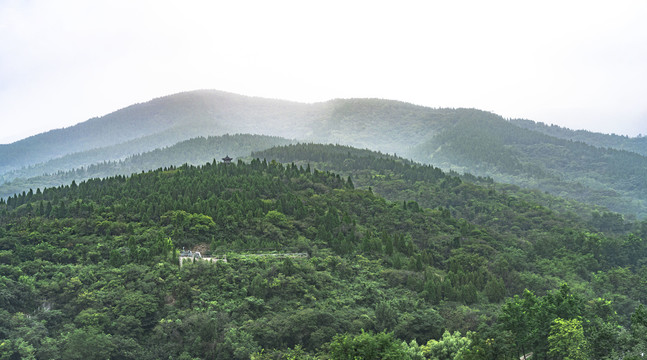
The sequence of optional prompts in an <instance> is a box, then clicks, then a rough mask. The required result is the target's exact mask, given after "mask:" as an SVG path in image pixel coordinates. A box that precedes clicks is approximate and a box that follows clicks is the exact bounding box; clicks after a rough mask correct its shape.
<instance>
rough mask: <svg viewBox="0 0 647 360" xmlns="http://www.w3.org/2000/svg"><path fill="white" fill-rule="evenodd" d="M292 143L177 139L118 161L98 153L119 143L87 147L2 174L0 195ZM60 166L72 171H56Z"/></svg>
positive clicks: (240, 137)
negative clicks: (171, 142) (82, 150)
mask: <svg viewBox="0 0 647 360" xmlns="http://www.w3.org/2000/svg"><path fill="white" fill-rule="evenodd" d="M292 142H293V141H292V140H287V139H283V138H279V137H275V136H264V135H223V136H210V137H207V138H204V137H199V138H193V139H190V140H185V141H181V142H179V143H177V144H175V145H173V146H169V147H165V148H162V149H156V150H153V151H149V152H145V153H142V154H137V155H131V156H128V157H126V158H125V159H123V160H118V161H103V160H100V159H101V158H100V156H101V155H102V154H106V153H107V152H109V151H113V150H114V151H120V152H121V151H122V150H123V149H122V148H121V147H119V146H115V147H113V148H111V149H105V148H103V149H98V150H89V151H85V152H82V153H76V154H72V155H67V156H64V157H62V158H59V159H54V160H50V161H48V162H46V163H43V164H40V165H35V166H32V167H29V168H25V169H22V170H16V171H13V172H10V173H8V174H5V179H10V180H9V181H7V182H5V183H2V184H0V198H2V197H8V196H11V195H13V194H16V193H21V192H23V191H29V189H44V188H46V187H57V186H59V185H65V184H70V183H72V181H76V182H77V183H78V182H80V181H84V180H88V179H92V178H104V177H110V176H115V175H130V174H133V173H139V172H142V171H148V170H154V169H158V168H162V167H167V166H180V165H182V164H189V165H203V164H205V163H208V162H212V161H214V160H217V161H220V159H221V158H223V157H225V156H228V155H229V156H231V157H233V158H234V159H238V158H241V157H249V155H250V154H251V153H252V151H260V150H264V149H267V148H270V147H273V146H278V145H286V144H290V143H292ZM95 162H96V163H95ZM61 168H62V169H66V168H71V169H73V170H68V171H62V170H59V169H61ZM38 174H45V175H38ZM0 178H2V177H0Z"/></svg>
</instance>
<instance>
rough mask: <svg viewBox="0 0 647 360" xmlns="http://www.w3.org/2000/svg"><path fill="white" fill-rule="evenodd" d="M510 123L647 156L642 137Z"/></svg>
mask: <svg viewBox="0 0 647 360" xmlns="http://www.w3.org/2000/svg"><path fill="white" fill-rule="evenodd" d="M510 121H511V122H512V123H513V124H515V125H517V126H520V127H523V128H526V129H530V130H535V131H538V132H541V133H544V134H546V135H550V136H553V137H556V138H560V139H565V140H573V141H581V142H583V143H586V144H589V145H592V146H596V147H608V148H611V149H616V150H626V151H631V152H635V153H637V154H640V155H643V156H647V137H644V136H642V135H640V136H638V137H633V138H630V137H628V136H622V135H616V134H601V133H595V132H591V131H587V130H571V129H567V128H564V127H561V126H557V125H554V124H553V125H546V124H544V123H541V122H535V121H532V120H525V119H512V120H510Z"/></svg>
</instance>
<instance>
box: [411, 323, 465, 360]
mask: <svg viewBox="0 0 647 360" xmlns="http://www.w3.org/2000/svg"><path fill="white" fill-rule="evenodd" d="M470 344H471V340H470V339H469V334H468V336H462V335H461V333H460V332H458V331H455V332H454V333H453V334H450V333H449V331H447V330H445V332H444V333H443V336H442V338H440V339H439V340H429V342H427V344H426V345H423V346H422V353H423V354H424V355H425V357H426V358H428V359H434V360H458V359H462V358H463V357H464V352H465V351H466V350H467V348H468V347H469V346H470Z"/></svg>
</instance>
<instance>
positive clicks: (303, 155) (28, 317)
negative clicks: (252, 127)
mask: <svg viewBox="0 0 647 360" xmlns="http://www.w3.org/2000/svg"><path fill="white" fill-rule="evenodd" d="M272 153H274V154H275V155H276V156H271V157H270V156H265V155H270V154H272ZM262 155H263V156H262V157H261V153H257V154H255V156H258V157H252V158H251V159H249V161H248V162H247V163H246V162H243V161H242V160H239V161H237V163H235V164H229V165H227V164H223V163H218V162H217V161H215V160H214V161H211V162H209V163H206V164H204V165H202V166H193V165H182V166H170V165H168V166H165V167H163V168H160V169H158V170H155V171H149V172H145V173H138V174H133V175H130V176H124V175H118V176H113V177H109V178H104V179H99V178H93V179H88V180H86V181H79V182H78V183H77V182H76V181H75V182H72V183H71V184H70V185H65V186H60V187H57V188H50V189H46V190H44V191H41V190H40V189H37V190H35V191H34V190H30V191H29V192H25V193H22V194H20V195H16V196H11V197H9V198H7V199H2V200H0V338H1V339H4V340H2V342H0V358H8V359H12V358H38V359H106V358H111V359H195V358H217V359H249V358H252V359H297V358H298V359H307V358H313V359H314V358H318V359H362V358H363V359H372V358H384V359H455V358H461V359H518V358H519V357H520V356H522V355H523V354H529V353H533V358H538V359H616V358H619V357H623V358H625V359H632V358H635V359H637V358H638V357H639V356H640V353H641V352H644V351H645V349H646V347H647V309H645V308H644V306H643V304H645V302H647V294H646V293H645V292H644V288H645V285H646V284H645V279H647V264H645V262H644V259H645V257H646V255H647V243H646V242H645V241H644V240H643V239H644V238H645V237H646V236H647V223H645V222H626V221H624V220H623V219H622V216H619V215H618V214H614V213H611V212H600V211H599V210H598V209H596V208H592V207H587V205H581V204H580V205H578V204H576V203H574V202H570V201H562V202H560V201H559V200H551V199H554V198H551V197H549V196H548V195H546V194H541V193H537V192H531V191H521V190H520V189H518V188H514V187H509V186H501V187H499V186H498V185H497V184H495V183H494V182H492V180H491V179H488V178H478V177H474V176H470V175H462V176H459V175H458V174H457V173H450V174H447V173H444V172H442V171H441V170H440V169H438V168H435V167H433V166H429V165H418V164H414V163H411V162H409V161H407V160H404V159H400V158H397V157H393V156H387V155H383V154H376V153H372V152H369V151H366V150H355V149H350V148H346V147H341V146H337V147H335V146H317V145H289V146H284V147H279V148H276V149H272V150H270V151H268V152H265V153H263V154H262ZM290 156H292V159H290V158H289V157H290ZM271 159H277V160H279V161H275V160H271ZM280 161H285V162H286V163H285V164H283V163H281V162H280ZM330 170H335V171H334V172H333V171H330ZM382 196H385V197H387V198H389V199H392V201H390V200H387V199H385V198H384V197H382ZM551 201H552V202H551ZM576 208H577V209H586V211H587V212H590V214H591V215H590V216H589V215H588V214H587V216H583V217H581V216H579V215H576V213H575V211H574V209H576ZM182 249H191V250H193V251H200V252H201V253H202V254H204V255H205V256H212V257H215V258H218V259H221V261H218V262H215V263H209V262H200V261H196V262H195V263H185V264H184V265H183V266H182V267H180V266H179V264H178V255H179V251H180V250H182ZM289 253H305V254H307V256H306V257H294V258H292V257H286V256H281V255H282V254H289ZM268 254H271V255H273V256H267V255H268ZM224 259H226V261H224Z"/></svg>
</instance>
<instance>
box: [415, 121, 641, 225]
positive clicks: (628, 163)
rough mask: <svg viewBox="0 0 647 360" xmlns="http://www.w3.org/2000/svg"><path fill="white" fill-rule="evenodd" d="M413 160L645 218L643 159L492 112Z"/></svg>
mask: <svg viewBox="0 0 647 360" xmlns="http://www.w3.org/2000/svg"><path fill="white" fill-rule="evenodd" d="M411 157H412V158H413V159H414V160H417V161H421V162H424V163H431V164H434V165H436V166H439V167H441V168H444V169H454V170H457V171H459V172H462V171H466V172H469V173H472V174H475V175H480V176H489V177H492V178H493V179H494V180H495V181H498V182H503V183H512V184H517V185H520V186H523V187H526V188H531V189H540V190H543V191H548V192H550V193H553V194H556V195H559V196H565V197H569V198H573V199H577V200H579V201H583V202H586V203H589V204H596V205H601V206H605V207H607V208H609V209H611V210H613V211H617V212H621V213H624V214H626V215H630V216H631V215H634V216H638V217H639V218H644V217H645V216H647V183H646V181H645V179H647V157H644V156H641V155H639V154H637V153H633V152H628V151H620V150H614V149H608V148H600V147H595V146H591V145H587V144H585V143H582V142H575V141H571V140H564V139H559V138H556V137H552V136H548V135H546V134H543V133H540V132H537V131H530V130H527V129H523V128H521V127H519V126H516V125H514V124H512V123H510V122H509V121H506V120H504V119H503V118H501V117H498V116H495V115H493V114H490V115H484V116H479V117H464V118H461V119H459V121H457V122H455V123H454V124H452V126H450V127H448V128H446V129H445V130H444V131H442V132H441V133H439V134H438V135H436V136H434V137H432V138H430V139H428V140H427V141H426V142H425V143H424V144H421V145H419V146H417V148H416V149H415V150H414V151H413V152H412V153H411Z"/></svg>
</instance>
